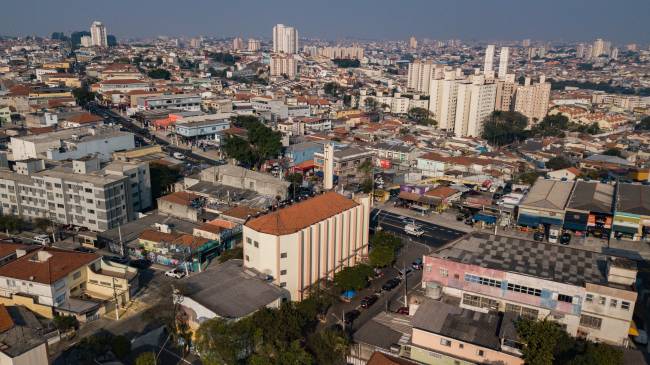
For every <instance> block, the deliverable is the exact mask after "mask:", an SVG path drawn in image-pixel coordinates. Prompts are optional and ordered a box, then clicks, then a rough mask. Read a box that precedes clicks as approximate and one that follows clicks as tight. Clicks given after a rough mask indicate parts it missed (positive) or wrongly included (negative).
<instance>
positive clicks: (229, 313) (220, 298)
mask: <svg viewBox="0 0 650 365" xmlns="http://www.w3.org/2000/svg"><path fill="white" fill-rule="evenodd" d="M185 287H186V290H185V291H184V292H183V293H180V294H181V298H180V300H179V308H180V310H179V311H180V314H179V316H180V318H181V319H182V320H184V321H186V322H187V323H188V325H189V328H190V329H191V330H192V331H196V330H197V329H198V328H199V326H200V325H201V323H203V322H204V321H206V320H209V319H212V318H223V319H228V320H237V319H240V318H244V317H246V316H249V315H251V314H253V313H255V312H256V311H258V310H259V309H261V308H265V307H267V308H279V307H280V305H281V304H282V302H284V301H286V300H288V299H289V297H290V295H289V293H288V292H287V291H286V290H285V289H283V288H280V287H278V286H276V285H273V284H272V283H271V281H269V280H268V275H266V274H263V273H260V272H259V271H257V270H255V269H251V268H246V267H244V266H243V263H242V260H238V259H233V260H229V261H226V262H225V263H223V264H221V265H217V266H215V267H210V268H208V269H207V270H205V271H203V272H201V273H199V274H197V275H193V276H191V277H190V278H188V279H187V280H185Z"/></svg>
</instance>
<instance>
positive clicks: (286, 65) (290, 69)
mask: <svg viewBox="0 0 650 365" xmlns="http://www.w3.org/2000/svg"><path fill="white" fill-rule="evenodd" d="M297 74H298V63H297V62H296V59H295V58H294V57H293V55H290V54H288V55H285V54H275V55H273V56H271V76H273V77H278V76H284V75H286V76H287V78H289V79H290V80H293V79H295V78H296V75H297Z"/></svg>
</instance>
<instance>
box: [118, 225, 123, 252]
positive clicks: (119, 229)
mask: <svg viewBox="0 0 650 365" xmlns="http://www.w3.org/2000/svg"><path fill="white" fill-rule="evenodd" d="M117 234H118V235H119V237H120V255H121V256H122V257H124V246H123V243H122V225H121V224H118V225H117Z"/></svg>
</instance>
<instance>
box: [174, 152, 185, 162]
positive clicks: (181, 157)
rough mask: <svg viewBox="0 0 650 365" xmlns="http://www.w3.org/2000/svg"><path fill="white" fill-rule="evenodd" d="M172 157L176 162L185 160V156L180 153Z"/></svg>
mask: <svg viewBox="0 0 650 365" xmlns="http://www.w3.org/2000/svg"><path fill="white" fill-rule="evenodd" d="M173 156H174V158H175V159H177V160H184V159H185V155H184V154H182V153H180V152H174V154H173Z"/></svg>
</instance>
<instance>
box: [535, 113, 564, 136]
mask: <svg viewBox="0 0 650 365" xmlns="http://www.w3.org/2000/svg"><path fill="white" fill-rule="evenodd" d="M570 126H571V123H569V118H567V117H566V116H565V115H563V114H554V115H547V116H545V117H544V119H542V121H541V122H539V123H537V124H536V125H535V126H534V127H533V128H532V129H531V133H532V135H533V136H535V137H564V136H565V131H567V130H569V127H570Z"/></svg>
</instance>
